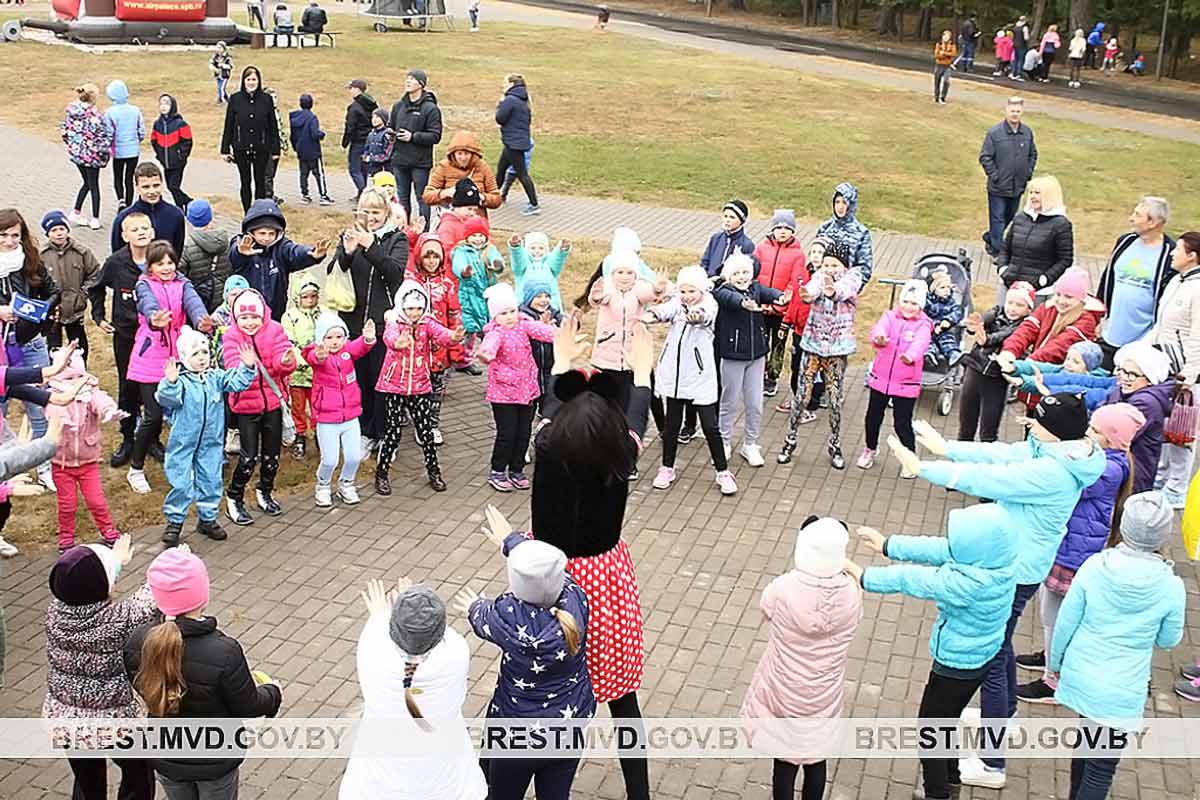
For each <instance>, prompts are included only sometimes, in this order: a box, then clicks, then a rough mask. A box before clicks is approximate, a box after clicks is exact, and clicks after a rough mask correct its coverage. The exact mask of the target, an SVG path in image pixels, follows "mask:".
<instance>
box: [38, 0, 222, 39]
mask: <svg viewBox="0 0 1200 800" xmlns="http://www.w3.org/2000/svg"><path fill="white" fill-rule="evenodd" d="M51 5H52V7H53V8H54V14H55V16H56V17H57V18H58V19H57V21H52V22H42V21H40V20H25V21H24V22H23V23H22V24H24V25H26V26H28V27H31V28H47V29H49V30H52V31H54V32H55V33H57V34H58V35H59V36H61V37H63V38H66V39H71V40H72V41H78V42H83V43H86V44H126V43H135V44H154V43H159V44H213V43H215V42H222V41H223V42H229V43H231V44H232V43H233V42H234V41H236V40H237V38H238V32H237V26H236V25H235V24H234V22H233V20H232V19H230V18H229V0H51Z"/></svg>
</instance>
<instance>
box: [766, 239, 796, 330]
mask: <svg viewBox="0 0 1200 800" xmlns="http://www.w3.org/2000/svg"><path fill="white" fill-rule="evenodd" d="M754 257H755V258H756V259H758V263H759V264H760V265H761V268H760V270H759V273H758V282H759V283H761V284H762V285H763V286H766V287H768V288H771V289H778V290H779V291H781V292H783V291H787V290H788V289H791V290H792V296H793V297H795V296H797V295H798V294H799V293H800V287H801V286H803V285H804V284H806V283H808V279H809V277H810V276H809V272H808V262H807V260H806V259H805V258H804V246H803V245H801V244H800V240H799V239H797V238H796V237H795V236H793V237H792V238H791V240H790V241H788V242H787V244H780V243H779V242H777V241H775V239H774V238H773V237H771V236H768V237H767V238H766V239H763V240H762V241H761V242H759V244H758V247H756V248H754ZM792 305H795V303H793V304H792ZM801 305H803V306H804V310H803V312H798V313H800V314H802V316H803V317H804V321H807V320H808V305H807V304H806V303H801ZM763 313H764V314H769V315H772V316H780V315H783V314H784V313H785V312H784V311H783V310H782V309H778V308H775V307H774V306H767V307H766V308H765V309H764V311H763ZM802 325H803V323H802Z"/></svg>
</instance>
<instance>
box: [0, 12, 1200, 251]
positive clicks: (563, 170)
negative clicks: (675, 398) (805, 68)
mask: <svg viewBox="0 0 1200 800" xmlns="http://www.w3.org/2000/svg"><path fill="white" fill-rule="evenodd" d="M36 8H37V7H36V6H35V7H34V8H33V9H32V10H31V11H30V12H29V13H30V14H31V15H36V13H37V11H36ZM334 21H335V25H334V27H337V28H339V29H341V30H343V31H345V33H344V34H343V35H342V36H341V37H340V38H339V46H338V47H337V48H336V49H329V48H321V49H319V50H314V49H306V50H304V51H300V50H291V51H273V50H265V51H251V50H249V49H248V48H236V49H235V55H234V59H235V66H236V69H237V70H239V71H240V69H241V68H242V67H244V66H245V65H247V64H250V63H254V64H257V65H258V66H260V67H261V68H262V71H263V74H264V76H265V80H266V83H267V85H269V86H272V87H274V88H276V89H277V90H278V91H279V93H280V98H281V101H282V104H283V105H284V106H285V110H286V109H290V108H294V107H295V103H296V100H295V98H296V96H297V95H299V94H300V93H301V92H304V91H307V92H309V93H311V94H313V95H314V97H315V98H316V111H317V113H318V114H319V115H320V117H321V118H322V121H323V123H324V126H325V128H326V130H328V131H330V135H331V139H332V144H331V146H332V147H336V143H337V141H338V139H339V137H340V131H341V124H342V118H343V109H344V107H345V104H346V102H347V96H346V93H345V91H344V90H343V89H342V88H341V87H342V86H343V84H344V83H345V81H346V80H347V79H349V78H352V77H360V76H361V77H366V78H367V79H368V80H370V81H371V84H372V87H371V88H372V93H373V94H375V96H376V97H377V98H378V99H380V100H381V101H384V102H388V103H390V102H391V101H392V100H394V99H395V97H396V95H397V94H398V93H399V92H400V91H401V89H400V85H401V83H402V80H403V77H404V73H405V69H406V67H407V66H408V65H410V64H416V65H420V66H421V67H423V68H425V69H426V70H427V71H428V72H429V74H430V76H431V83H430V88H431V89H432V90H433V91H435V92H436V93H437V95H438V97H439V99H440V103H441V104H442V107H443V113H444V114H445V119H446V126H447V130H448V131H449V132H452V131H454V130H457V129H460V128H469V129H473V130H475V131H477V132H479V133H480V134H481V136H482V139H483V142H484V145H485V148H486V150H487V152H488V154H489V159H491V158H494V157H495V154H496V149H497V146H498V141H497V140H498V136H497V131H496V127H495V124H494V123H493V122H492V112H493V110H494V107H495V104H496V102H497V100H498V99H499V96H500V92H501V82H502V79H503V76H504V75H505V74H506V73H507V72H510V71H519V72H521V73H523V74H524V75H525V76H526V78H527V80H528V82H529V86H530V92H531V95H532V99H533V109H534V122H535V138H536V139H537V148H536V151H535V156H534V171H535V174H536V176H537V179H538V183H539V187H541V188H543V189H545V190H549V191H553V192H563V193H572V194H582V195H593V196H603V197H617V198H622V199H626V200H632V201H638V202H645V203H652V204H663V205H673V206H683V207H697V208H717V207H719V206H720V204H722V203H723V202H724V201H725V200H727V199H728V198H729V197H731V196H740V197H743V198H745V199H746V200H747V201H748V202H749V203H750V204H751V206H752V207H753V208H754V210H755V212H756V213H758V214H769V213H770V210H771V209H773V208H776V207H783V206H787V207H794V208H796V209H797V212H798V213H799V214H801V215H803V216H805V217H807V218H810V219H819V218H823V217H826V216H828V214H829V198H830V195H831V193H832V187H833V186H834V184H836V183H837V182H839V181H842V180H851V181H854V182H855V183H857V184H858V186H859V188H860V192H861V196H862V209H861V216H862V218H863V219H864V220H865V221H866V222H867V223H868V224H869V225H871V226H874V227H877V228H884V229H891V230H898V231H906V232H914V233H922V234H927V235H931V236H937V237H948V238H963V239H972V240H974V239H976V238H977V237H978V235H979V232H980V231H981V230H983V227H984V223H985V214H986V210H985V196H984V180H983V175H982V171H981V170H980V168H979V166H978V163H977V161H976V159H977V155H978V148H979V143H980V141H981V139H982V136H983V133H984V131H985V130H986V129H987V127H988V126H989V125H991V124H993V123H994V122H996V121H997V120H998V119H999V108H997V109H996V110H995V111H993V110H990V109H987V108H983V107H976V106H974V105H968V104H955V105H950V106H945V107H937V106H934V105H933V104H932V103H931V102H930V101H929V98H928V97H926V96H925V95H923V94H915V93H911V92H897V91H892V90H885V89H877V88H873V87H870V86H864V85H862V84H856V83H852V82H849V81H844V82H843V81H831V80H827V79H818V78H814V77H810V76H807V75H802V74H800V73H798V72H794V71H789V70H786V69H781V68H778V67H769V68H768V67H764V66H761V65H759V64H756V63H753V62H750V61H747V60H742V59H737V58H731V57H726V56H719V55H715V54H712V53H709V52H705V51H701V50H694V49H688V48H682V47H672V46H666V45H663V44H660V43H656V42H649V41H645V40H642V39H639V38H635V37H630V36H624V35H620V34H615V33H609V34H605V35H599V34H595V33H592V32H590V31H584V30H569V29H557V28H553V29H552V28H530V27H521V26H516V25H502V24H495V25H490V26H489V27H488V29H487V35H486V36H480V35H470V34H467V33H458V34H451V33H436V34H429V35H417V34H411V35H405V34H385V35H381V34H375V33H372V32H371V31H370V30H369V29H368V28H367V26H366V23H365V22H363V21H360V20H357V19H347V18H342V17H335V20H334ZM207 60H208V54H207V52H155V51H154V50H153V48H147V49H145V50H141V51H131V52H123V53H100V54H95V53H82V52H79V51H77V50H75V49H73V48H67V47H52V46H47V45H43V44H38V43H33V42H22V43H19V44H15V45H5V47H4V58H3V59H2V60H0V81H3V84H4V85H5V86H6V95H7V96H6V100H7V102H6V103H5V104H4V105H3V107H2V108H0V118H3V119H6V120H8V121H10V122H13V123H16V124H19V125H22V126H24V127H28V128H31V129H35V130H36V131H38V132H39V133H41V134H42V135H44V136H47V137H55V136H56V135H57V131H56V126H57V123H58V121H59V112H60V108H61V107H62V106H65V105H66V103H67V102H69V101H70V100H71V99H72V94H71V91H70V87H72V86H74V85H76V84H78V83H80V82H81V81H83V80H92V81H94V82H95V83H97V84H99V85H100V86H101V87H103V86H104V85H105V84H106V83H107V81H109V80H110V79H112V78H116V77H121V78H124V79H125V80H126V82H127V83H129V85H130V89H131V91H132V93H133V101H134V102H136V103H139V104H140V105H141V106H142V108H143V109H144V110H146V112H147V113H148V114H151V113H153V108H154V107H155V105H156V98H157V95H158V94H159V93H160V92H164V91H167V92H171V93H173V94H175V95H177V97H178V98H179V101H180V107H181V109H182V111H183V113H184V114H185V116H186V117H187V118H188V120H189V121H190V122H191V124H192V127H193V130H194V131H195V134H196V139H197V142H198V146H197V154H205V155H210V156H211V155H215V153H216V149H217V143H218V141H219V132H220V121H221V116H222V111H221V109H220V108H219V107H218V106H216V104H215V103H214V102H213V98H212V94H213V88H214V87H213V82H212V80H211V77H210V75H209V72H208V69H207ZM32 65H36V67H37V78H36V80H31V79H30V74H29V70H30V67H31V66H32ZM102 105H105V104H102ZM285 120H286V115H285ZM1028 121H1029V122H1030V123H1031V125H1032V126H1033V127H1034V129H1035V131H1036V134H1037V141H1038V145H1039V151H1040V152H1041V154H1042V155H1041V162H1040V165H1039V166H1040V169H1039V172H1041V173H1050V174H1055V175H1057V176H1058V177H1059V179H1060V180H1061V181H1062V182H1063V184H1064V186H1065V191H1066V198H1067V205H1068V208H1069V211H1070V216H1071V217H1072V219H1073V221H1074V223H1075V226H1076V242H1077V247H1078V248H1079V249H1080V250H1081V251H1083V252H1089V253H1106V252H1108V248H1109V247H1110V246H1111V242H1112V239H1113V238H1114V236H1116V235H1117V234H1119V233H1121V232H1122V231H1124V230H1125V228H1126V223H1125V218H1126V216H1127V214H1128V210H1129V208H1130V206H1131V205H1132V204H1133V202H1134V201H1135V199H1136V198H1137V197H1138V196H1140V195H1142V194H1147V193H1161V194H1165V195H1167V196H1168V197H1169V198H1170V199H1171V201H1172V203H1173V205H1174V211H1175V219H1176V220H1178V223H1177V224H1176V225H1172V228H1173V229H1174V228H1176V227H1178V226H1183V229H1187V227H1188V226H1189V224H1191V223H1190V222H1189V221H1190V220H1194V219H1196V217H1197V211H1198V210H1200V197H1198V196H1197V195H1198V193H1197V192H1196V189H1197V188H1198V187H1200V176H1198V175H1197V169H1196V165H1197V164H1198V163H1200V146H1196V145H1189V144H1180V143H1175V142H1167V141H1162V140H1157V139H1153V138H1150V137H1148V136H1139V135H1135V134H1131V133H1128V132H1124V131H1116V130H1107V129H1103V128H1098V127H1089V126H1086V125H1083V124H1081V123H1078V122H1067V121H1061V120H1055V119H1049V118H1045V117H1041V116H1038V115H1035V114H1031V115H1029V119H1028ZM448 136H449V134H448V135H447V138H448ZM329 160H330V161H331V162H332V159H329Z"/></svg>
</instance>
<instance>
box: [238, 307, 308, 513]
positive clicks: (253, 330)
mask: <svg viewBox="0 0 1200 800" xmlns="http://www.w3.org/2000/svg"><path fill="white" fill-rule="evenodd" d="M233 323H234V324H233V325H231V326H229V329H228V330H226V331H225V337H224V339H222V341H221V352H222V356H221V357H222V358H223V359H224V361H225V368H226V369H234V368H235V367H237V365H238V364H240V363H241V349H242V345H249V346H250V347H252V348H253V349H254V355H255V358H256V359H257V361H258V373H257V374H256V375H255V376H254V382H253V383H251V384H250V388H249V389H246V390H245V391H242V392H230V394H229V409H230V410H231V411H232V412H233V415H234V419H235V421H236V424H237V428H238V432H239V434H240V438H241V445H242V447H241V452H240V453H239V454H238V462H237V466H236V467H234V470H233V476H232V477H231V478H230V479H229V488H228V489H226V490H225V510H226V513H227V514H228V515H229V519H230V520H231V521H232V522H233V523H234V524H235V525H250V524H252V523H253V522H254V518H253V517H251V516H250V514H249V513H248V512H247V511H246V503H245V497H246V485H247V484H248V483H250V478H251V477H252V476H253V475H254V466H255V464H259V471H258V488H257V489H256V490H255V495H256V499H257V500H258V507H259V508H260V509H261V510H262V511H264V512H266V513H267V514H268V515H270V516H272V517H277V516H279V515H280V514H282V513H283V508H282V507H280V505H279V503H277V502H276V501H275V498H274V497H272V492H274V490H275V475H276V474H277V473H278V472H279V453H280V451H281V450H282V449H283V413H282V411H281V408H280V406H281V403H280V400H281V398H282V397H283V393H284V392H287V378H288V376H289V375H291V374H292V372H293V371H294V370H295V369H296V365H297V364H298V363H299V356H298V354H297V352H296V348H295V347H294V346H293V345H292V342H291V340H290V339H288V337H287V333H286V332H285V331H284V330H283V326H282V325H280V324H279V323H278V322H276V321H275V320H274V319H272V318H271V311H270V309H269V308H267V303H266V301H265V300H264V299H263V296H262V295H261V294H259V293H258V290H256V289H244V290H242V291H241V292H238V294H237V295H236V296H235V297H234V299H233ZM260 462H261V463H260Z"/></svg>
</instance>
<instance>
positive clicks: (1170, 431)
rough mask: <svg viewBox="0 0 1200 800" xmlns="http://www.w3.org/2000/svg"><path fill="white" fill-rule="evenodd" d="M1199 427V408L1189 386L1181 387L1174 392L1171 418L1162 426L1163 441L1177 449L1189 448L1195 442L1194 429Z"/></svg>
mask: <svg viewBox="0 0 1200 800" xmlns="http://www.w3.org/2000/svg"><path fill="white" fill-rule="evenodd" d="M1197 427H1200V406H1197V405H1196V396H1195V395H1194V394H1193V393H1192V388H1191V387H1190V386H1186V385H1181V386H1180V387H1179V388H1178V389H1176V390H1175V403H1174V405H1172V406H1171V416H1169V417H1167V423H1166V425H1164V426H1163V439H1164V440H1165V441H1167V442H1169V443H1171V444H1173V445H1178V446H1179V447H1191V446H1192V443H1193V442H1195V441H1196V429H1197Z"/></svg>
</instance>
